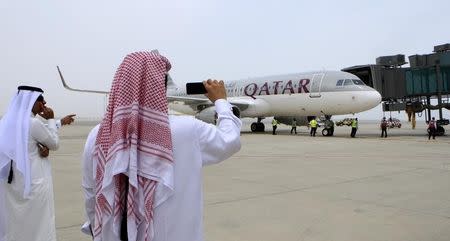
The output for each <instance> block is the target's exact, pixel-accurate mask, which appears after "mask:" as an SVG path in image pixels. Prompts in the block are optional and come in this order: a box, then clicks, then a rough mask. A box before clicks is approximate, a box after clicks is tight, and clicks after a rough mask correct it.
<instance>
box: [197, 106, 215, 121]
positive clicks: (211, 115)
mask: <svg viewBox="0 0 450 241" xmlns="http://www.w3.org/2000/svg"><path fill="white" fill-rule="evenodd" d="M195 118H197V119H199V120H201V121H204V122H206V123H210V124H216V119H217V113H216V108H215V107H214V106H210V107H206V108H204V109H203V110H201V111H199V112H197V114H195Z"/></svg>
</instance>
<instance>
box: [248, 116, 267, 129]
mask: <svg viewBox="0 0 450 241" xmlns="http://www.w3.org/2000/svg"><path fill="white" fill-rule="evenodd" d="M262 119H264V118H263V117H258V121H257V122H253V123H252V124H251V125H250V130H252V132H264V123H262V122H261V120H262Z"/></svg>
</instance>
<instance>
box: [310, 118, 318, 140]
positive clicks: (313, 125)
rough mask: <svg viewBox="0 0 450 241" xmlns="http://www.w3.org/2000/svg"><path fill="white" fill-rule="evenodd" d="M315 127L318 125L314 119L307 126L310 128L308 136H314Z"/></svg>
mask: <svg viewBox="0 0 450 241" xmlns="http://www.w3.org/2000/svg"><path fill="white" fill-rule="evenodd" d="M317 125H318V123H317V121H316V119H315V118H314V119H312V120H311V121H310V122H309V126H310V127H311V131H310V132H309V135H310V136H316V130H317Z"/></svg>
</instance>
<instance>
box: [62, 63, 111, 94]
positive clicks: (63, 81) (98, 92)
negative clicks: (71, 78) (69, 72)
mask: <svg viewBox="0 0 450 241" xmlns="http://www.w3.org/2000/svg"><path fill="white" fill-rule="evenodd" d="M56 68H57V69H58V73H59V77H60V78H61V81H62V84H63V86H64V88H66V89H68V90H71V91H77V92H84V93H96V94H109V91H101V90H82V89H75V88H72V87H70V86H69V85H68V84H67V83H66V81H65V80H64V76H63V75H62V72H61V70H60V69H59V66H56Z"/></svg>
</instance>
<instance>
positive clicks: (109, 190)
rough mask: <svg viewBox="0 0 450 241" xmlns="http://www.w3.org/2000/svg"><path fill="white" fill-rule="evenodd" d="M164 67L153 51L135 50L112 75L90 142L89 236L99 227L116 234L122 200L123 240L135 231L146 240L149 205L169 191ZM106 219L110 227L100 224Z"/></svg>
mask: <svg viewBox="0 0 450 241" xmlns="http://www.w3.org/2000/svg"><path fill="white" fill-rule="evenodd" d="M170 67H171V65H170V63H169V61H168V60H167V59H166V58H165V57H163V56H161V55H159V54H158V53H154V52H136V53H132V54H129V55H127V56H126V57H125V59H124V60H123V62H122V64H121V65H120V66H119V68H118V70H117V72H116V75H115V76H114V80H113V83H112V88H111V93H110V96H109V103H108V108H107V111H106V114H105V117H104V119H103V121H102V123H101V125H100V129H99V132H98V135H97V139H96V143H95V157H96V158H95V161H96V162H97V165H96V167H97V168H96V206H95V226H94V229H93V233H94V239H95V240H101V239H102V235H101V233H102V231H104V232H111V231H114V232H115V233H116V235H120V234H119V232H120V231H119V230H120V221H121V220H122V214H123V211H124V210H125V205H126V208H127V229H128V238H129V240H136V239H137V238H138V236H139V237H140V238H139V239H141V240H151V239H152V237H153V228H152V226H153V225H152V220H153V209H154V207H155V206H157V205H159V204H160V203H161V202H163V201H164V200H166V199H167V198H168V197H169V196H170V195H171V194H172V191H173V159H172V140H171V132H170V126H169V119H168V104H167V99H166V89H165V83H164V82H165V81H164V80H165V74H166V73H167V71H169V69H170ZM127 177H128V181H129V190H128V195H127V197H125V193H126V190H125V189H126V179H127ZM111 219H112V220H113V222H114V223H113V228H114V230H102V227H103V226H104V224H105V223H106V222H107V221H108V220H111ZM149 230H150V231H149Z"/></svg>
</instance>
